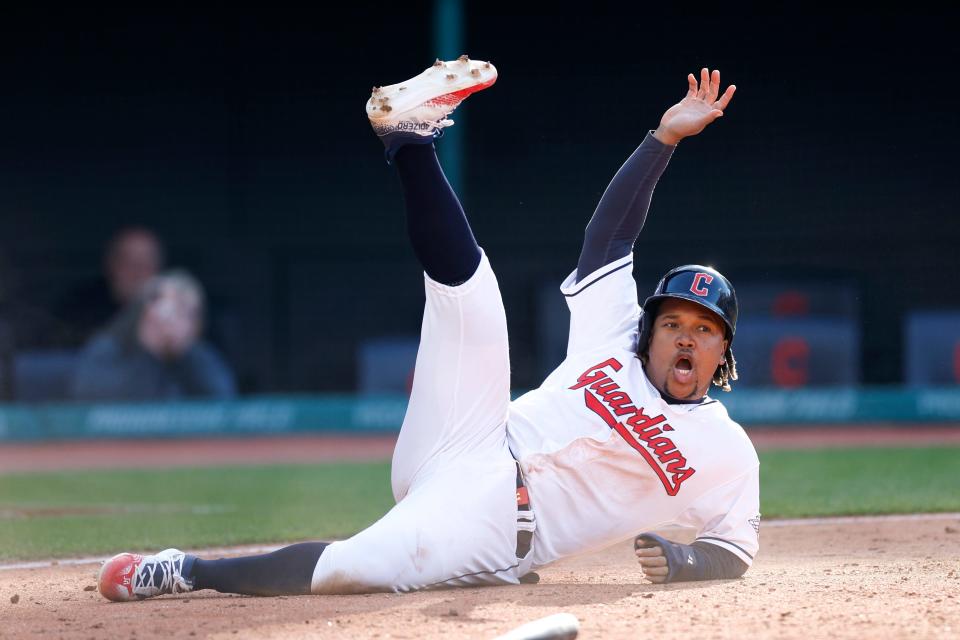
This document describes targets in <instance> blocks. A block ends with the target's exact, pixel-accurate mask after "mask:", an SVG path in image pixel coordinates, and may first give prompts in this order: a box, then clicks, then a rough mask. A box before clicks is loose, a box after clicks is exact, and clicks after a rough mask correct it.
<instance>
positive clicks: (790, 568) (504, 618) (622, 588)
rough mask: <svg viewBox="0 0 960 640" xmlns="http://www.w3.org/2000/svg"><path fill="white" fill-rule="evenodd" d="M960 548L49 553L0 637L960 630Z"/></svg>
mask: <svg viewBox="0 0 960 640" xmlns="http://www.w3.org/2000/svg"><path fill="white" fill-rule="evenodd" d="M673 537H677V536H676V534H674V536H673ZM958 551H960V514H950V515H943V516H939V517H934V518H913V519H909V516H908V517H901V518H891V519H879V518H878V519H847V520H843V519H841V520H840V521H839V522H827V523H821V524H810V523H807V524H786V526H779V525H777V524H775V523H768V524H767V525H766V526H765V527H764V528H763V529H762V550H761V552H760V555H759V556H758V558H757V560H756V562H755V563H754V566H753V568H751V570H750V571H748V572H747V574H746V576H745V577H744V578H742V579H740V580H733V581H726V582H720V581H718V582H701V583H686V584H677V585H660V586H657V585H651V584H646V583H644V582H643V581H642V580H641V579H640V577H639V571H638V569H637V567H636V564H635V561H634V559H633V558H632V554H631V551H630V548H629V546H628V545H625V544H622V545H618V546H616V547H612V548H610V549H607V550H605V551H602V552H600V553H596V554H592V555H589V556H584V557H580V558H575V559H571V560H567V561H564V562H561V563H558V564H556V565H554V566H552V567H549V568H547V569H544V570H543V571H542V572H541V577H542V581H541V583H540V584H538V585H524V586H518V587H492V588H481V589H458V590H446V591H433V592H425V593H415V594H406V595H395V594H373V595H364V596H301V597H285V598H283V597H282V598H249V597H242V596H225V595H220V594H217V593H207V592H203V593H198V594H191V595H189V596H180V597H171V596H167V597H162V598H158V599H154V600H147V601H143V602H134V603H122V604H114V603H109V602H107V601H106V600H103V599H102V598H101V597H100V595H99V594H98V593H97V592H96V591H92V590H91V589H92V588H93V586H94V584H95V573H96V570H97V566H96V565H91V564H88V565H81V566H69V567H65V566H53V567H50V568H42V569H31V570H18V571H0V620H2V625H0V637H3V638H40V637H44V638H48V637H50V638H67V639H74V638H77V639H79V638H83V639H86V638H112V639H115V638H136V639H137V640H144V639H149V638H190V639H193V638H211V639H212V638H221V639H223V638H237V639H241V638H275V639H285V638H378V639H385V638H408V639H411V640H412V639H415V638H416V639H430V638H443V639H445V640H446V639H448V638H485V639H489V638H494V637H495V636H496V635H498V634H500V633H504V632H505V631H507V630H509V629H510V628H512V627H514V626H517V625H519V624H522V623H524V622H527V621H530V620H533V619H535V618H539V617H542V616H545V615H549V614H551V613H556V612H559V611H568V612H571V613H573V614H574V615H576V616H577V617H578V618H579V619H580V621H581V624H582V632H581V636H580V637H581V638H605V639H612V640H616V639H620V638H623V639H626V638H630V639H631V640H633V639H635V638H638V637H639V638H669V637H677V636H681V637H693V638H735V639H737V640H742V639H743V638H830V639H840V638H856V639H858V640H859V639H863V638H880V639H884V638H944V639H946V638H956V637H957V634H958V631H960V559H958ZM13 599H16V600H17V603H16V604H13V603H12V600H13Z"/></svg>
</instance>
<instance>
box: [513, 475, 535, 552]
mask: <svg viewBox="0 0 960 640" xmlns="http://www.w3.org/2000/svg"><path fill="white" fill-rule="evenodd" d="M516 464H517V524H518V525H519V524H520V523H532V522H533V513H532V512H531V510H530V494H529V493H527V488H526V487H525V486H524V484H523V474H522V473H520V463H519V462H518V463H516ZM524 516H527V517H524ZM532 540H533V532H532V531H528V530H527V529H521V528H520V527H519V526H518V527H517V558H519V559H522V558H525V557H527V554H528V553H530V543H531V541H532Z"/></svg>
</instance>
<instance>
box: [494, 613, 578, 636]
mask: <svg viewBox="0 0 960 640" xmlns="http://www.w3.org/2000/svg"><path fill="white" fill-rule="evenodd" d="M579 632H580V621H579V620H577V616H575V615H573V614H572V613H555V614H553V615H552V616H547V617H546V618H540V619H539V620H534V621H533V622H528V623H526V624H523V625H520V626H519V627H517V628H516V629H513V630H512V631H508V632H507V633H505V634H503V635H502V636H497V637H496V638H494V640H573V639H574V638H576V637H577V634H578V633H579Z"/></svg>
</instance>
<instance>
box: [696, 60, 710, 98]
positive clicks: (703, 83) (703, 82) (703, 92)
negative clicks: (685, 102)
mask: <svg viewBox="0 0 960 640" xmlns="http://www.w3.org/2000/svg"><path fill="white" fill-rule="evenodd" d="M709 91H710V72H709V71H708V70H707V68H706V67H704V68H703V69H700V91H698V92H697V97H698V98H706V97H707V93H708V92H709Z"/></svg>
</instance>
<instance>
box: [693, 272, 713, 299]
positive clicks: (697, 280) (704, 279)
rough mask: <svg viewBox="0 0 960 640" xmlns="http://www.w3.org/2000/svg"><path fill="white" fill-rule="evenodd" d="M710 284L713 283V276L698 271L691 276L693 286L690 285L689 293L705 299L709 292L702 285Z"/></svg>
mask: <svg viewBox="0 0 960 640" xmlns="http://www.w3.org/2000/svg"><path fill="white" fill-rule="evenodd" d="M711 282H713V276H712V275H710V274H709V273H703V272H702V271H700V272H698V273H697V274H696V275H695V276H693V284H691V285H690V291H692V292H693V293H695V294H697V295H698V296H700V297H701V298H705V297H707V295H709V294H710V290H709V289H707V288H706V287H705V286H703V285H704V283H706V284H710V283H711Z"/></svg>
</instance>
